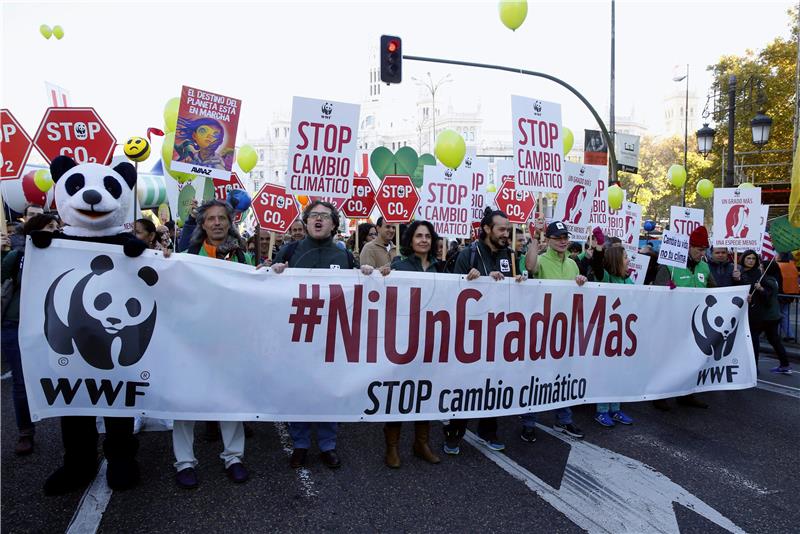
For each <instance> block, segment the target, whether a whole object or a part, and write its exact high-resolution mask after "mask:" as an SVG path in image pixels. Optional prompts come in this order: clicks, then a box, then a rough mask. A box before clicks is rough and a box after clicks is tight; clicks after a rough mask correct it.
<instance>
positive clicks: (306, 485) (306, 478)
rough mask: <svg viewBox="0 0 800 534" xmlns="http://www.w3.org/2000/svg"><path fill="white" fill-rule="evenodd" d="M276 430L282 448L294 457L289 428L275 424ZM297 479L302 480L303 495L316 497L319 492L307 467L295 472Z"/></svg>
mask: <svg viewBox="0 0 800 534" xmlns="http://www.w3.org/2000/svg"><path fill="white" fill-rule="evenodd" d="M275 430H277V432H278V437H279V438H280V440H281V446H282V447H283V451H284V452H285V453H286V456H291V455H292V450H293V448H292V438H290V437H289V431H288V426H287V424H286V423H275ZM295 471H296V472H297V478H298V479H299V480H300V486H301V488H302V491H303V494H304V495H305V496H306V497H316V496H317V494H318V492H317V490H316V489H314V481H313V480H312V479H311V471H310V470H308V469H307V468H305V467H301V468H300V469H296V470H295Z"/></svg>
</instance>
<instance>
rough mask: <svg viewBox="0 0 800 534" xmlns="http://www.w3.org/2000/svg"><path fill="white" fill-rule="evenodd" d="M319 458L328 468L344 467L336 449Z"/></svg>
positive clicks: (320, 455)
mask: <svg viewBox="0 0 800 534" xmlns="http://www.w3.org/2000/svg"><path fill="white" fill-rule="evenodd" d="M319 458H320V460H322V463H323V464H325V466H326V467H330V468H331V469H336V468H337V467H341V465H342V461H341V460H339V455H338V454H336V449H331V450H329V451H325V452H321V453H320V454H319Z"/></svg>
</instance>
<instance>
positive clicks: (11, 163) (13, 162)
mask: <svg viewBox="0 0 800 534" xmlns="http://www.w3.org/2000/svg"><path fill="white" fill-rule="evenodd" d="M0 141H1V142H0V156H2V164H1V165H0V180H16V179H17V178H19V177H20V175H21V174H22V169H24V168H25V162H26V161H28V156H29V155H30V153H31V147H33V141H31V137H30V136H29V135H28V134H27V133H26V132H25V130H24V129H23V128H22V126H21V125H20V123H19V121H17V119H15V118H14V115H12V114H11V112H10V111H9V110H7V109H3V110H0Z"/></svg>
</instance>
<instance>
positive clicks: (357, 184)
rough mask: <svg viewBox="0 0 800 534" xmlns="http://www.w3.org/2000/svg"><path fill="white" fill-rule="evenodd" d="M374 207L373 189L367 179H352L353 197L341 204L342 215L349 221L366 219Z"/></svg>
mask: <svg viewBox="0 0 800 534" xmlns="http://www.w3.org/2000/svg"><path fill="white" fill-rule="evenodd" d="M374 207H375V188H374V187H372V182H370V181H369V178H364V177H355V178H353V196H351V197H350V198H348V199H347V200H346V201H345V203H344V204H342V213H344V214H345V215H346V216H348V217H350V218H351V219H366V218H368V217H369V214H370V213H372V208H374Z"/></svg>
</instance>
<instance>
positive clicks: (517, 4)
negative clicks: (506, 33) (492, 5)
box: [497, 0, 528, 31]
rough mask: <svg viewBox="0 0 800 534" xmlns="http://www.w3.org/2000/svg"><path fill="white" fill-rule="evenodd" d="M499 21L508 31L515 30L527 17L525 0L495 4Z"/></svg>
mask: <svg viewBox="0 0 800 534" xmlns="http://www.w3.org/2000/svg"><path fill="white" fill-rule="evenodd" d="M497 8H498V10H499V12H500V20H501V21H502V23H503V24H504V25H505V27H506V28H508V29H509V30H512V31H513V30H516V29H517V28H519V27H520V26H522V23H523V22H525V17H527V16H528V2H527V0H500V2H498V4H497Z"/></svg>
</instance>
